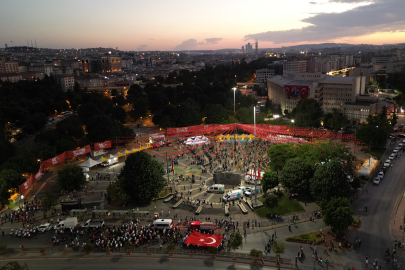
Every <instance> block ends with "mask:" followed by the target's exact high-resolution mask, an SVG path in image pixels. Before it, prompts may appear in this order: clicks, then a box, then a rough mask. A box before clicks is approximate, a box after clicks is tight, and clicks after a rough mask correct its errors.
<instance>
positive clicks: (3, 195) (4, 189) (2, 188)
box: [0, 178, 10, 209]
mask: <svg viewBox="0 0 405 270" xmlns="http://www.w3.org/2000/svg"><path fill="white" fill-rule="evenodd" d="M8 190H9V185H8V183H7V182H6V180H5V179H2V178H0V207H1V209H3V208H4V207H5V206H6V205H7V204H8V199H9V198H10V193H9V192H8Z"/></svg>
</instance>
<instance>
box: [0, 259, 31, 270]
mask: <svg viewBox="0 0 405 270" xmlns="http://www.w3.org/2000/svg"><path fill="white" fill-rule="evenodd" d="M28 269H29V268H28V265H27V264H26V263H24V264H23V265H21V264H19V263H18V262H15V261H13V262H8V263H6V264H5V265H3V266H2V267H0V270H28Z"/></svg>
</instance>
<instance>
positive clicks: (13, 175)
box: [0, 169, 25, 188]
mask: <svg viewBox="0 0 405 270" xmlns="http://www.w3.org/2000/svg"><path fill="white" fill-rule="evenodd" d="M0 179H4V181H5V182H6V183H7V185H8V187H9V188H18V186H19V185H21V184H22V183H24V182H25V178H24V176H22V175H21V173H19V172H17V171H15V170H12V169H5V170H2V171H1V172H0Z"/></svg>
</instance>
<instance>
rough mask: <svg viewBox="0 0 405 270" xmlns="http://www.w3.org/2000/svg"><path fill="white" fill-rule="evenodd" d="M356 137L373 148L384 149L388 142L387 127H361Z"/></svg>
mask: <svg viewBox="0 0 405 270" xmlns="http://www.w3.org/2000/svg"><path fill="white" fill-rule="evenodd" d="M356 137H357V139H359V140H360V141H361V142H362V143H364V144H365V145H369V146H370V147H371V148H384V147H385V145H386V143H387V140H388V131H387V129H386V128H385V127H381V126H375V125H373V124H370V123H368V124H363V125H361V126H360V127H359V129H358V130H357V133H356Z"/></svg>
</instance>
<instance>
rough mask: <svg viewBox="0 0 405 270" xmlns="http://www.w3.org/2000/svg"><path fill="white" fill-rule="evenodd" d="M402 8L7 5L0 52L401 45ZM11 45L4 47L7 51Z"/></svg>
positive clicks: (318, 2)
mask: <svg viewBox="0 0 405 270" xmlns="http://www.w3.org/2000/svg"><path fill="white" fill-rule="evenodd" d="M404 10H405V0H311V1H309V0H282V1H276V0H251V1H247V0H232V1H230V0H200V1H195V0H115V1H105V0H70V1H60V0H53V1H50V0H48V1H45V0H12V1H11V0H7V1H1V2H0V25H1V30H0V44H1V45H0V47H4V44H5V43H7V44H8V46H12V45H13V46H26V45H27V39H28V40H29V43H31V40H33V41H34V40H35V39H36V41H37V45H38V47H41V48H88V47H112V48H115V47H118V48H119V49H121V50H143V51H147V50H162V51H163V50H168V51H171V50H215V49H225V48H240V47H241V46H242V45H245V44H246V43H247V42H251V43H254V41H255V39H258V40H259V48H277V47H281V46H288V45H298V44H305V43H323V42H340V43H352V44H361V43H364V44H383V43H402V42H405V31H404V30H405V16H403V14H402V13H403V11H404ZM11 41H12V43H11Z"/></svg>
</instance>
